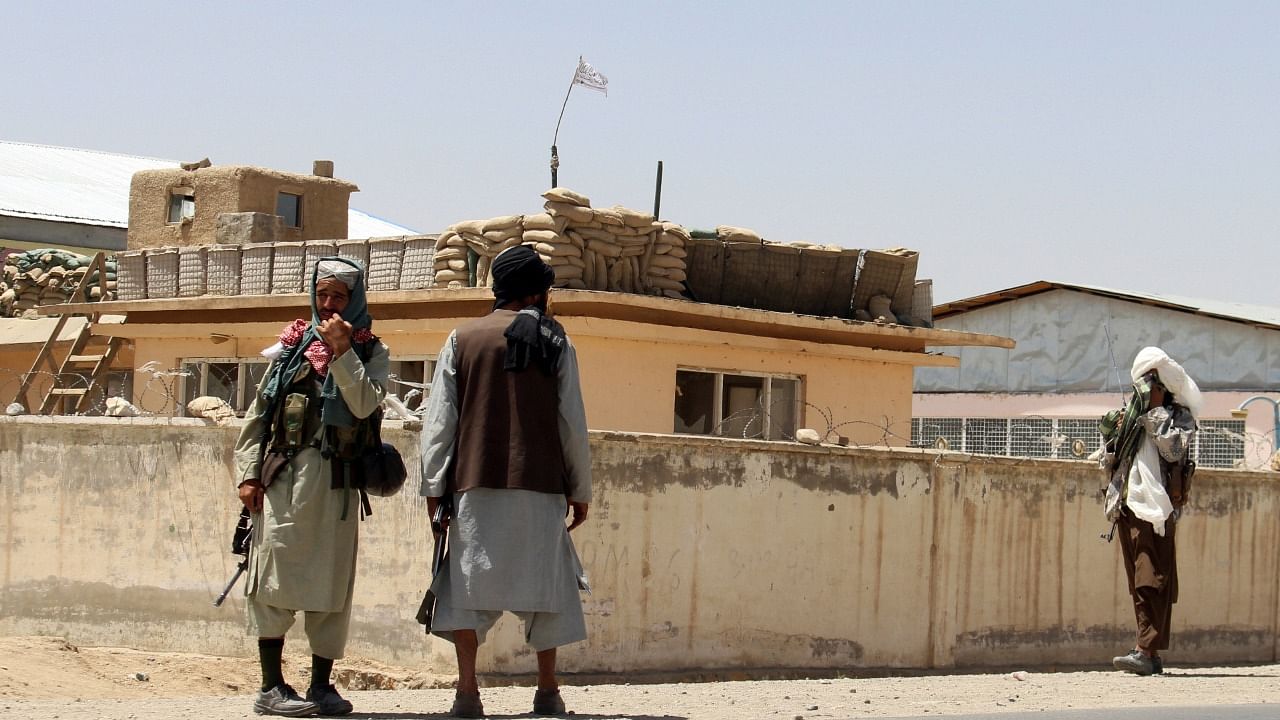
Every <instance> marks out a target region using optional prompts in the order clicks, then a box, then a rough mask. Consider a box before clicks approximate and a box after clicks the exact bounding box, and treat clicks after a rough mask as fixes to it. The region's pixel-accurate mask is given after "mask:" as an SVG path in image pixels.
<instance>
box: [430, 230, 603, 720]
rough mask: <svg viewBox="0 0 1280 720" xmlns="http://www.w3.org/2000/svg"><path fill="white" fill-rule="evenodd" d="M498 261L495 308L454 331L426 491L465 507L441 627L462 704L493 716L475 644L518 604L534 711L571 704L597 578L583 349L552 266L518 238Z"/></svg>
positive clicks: (453, 545)
mask: <svg viewBox="0 0 1280 720" xmlns="http://www.w3.org/2000/svg"><path fill="white" fill-rule="evenodd" d="M490 271H491V273H492V276H493V294H494V296H495V298H496V301H495V303H494V310H493V312H492V313H490V314H489V315H487V316H486V317H483V318H480V319H478V320H472V321H470V322H468V323H466V324H464V325H462V326H461V327H459V328H458V329H457V330H455V331H454V332H453V333H452V334H451V335H450V336H449V339H448V340H447V341H446V342H445V345H444V347H443V348H442V349H441V351H440V355H439V357H438V358H437V361H436V371H435V376H434V378H433V380H432V383H431V398H430V401H429V403H428V408H427V415H426V417H425V418H424V428H423V431H422V480H423V483H422V494H423V495H425V496H426V497H427V504H428V509H429V511H430V512H432V513H434V511H435V509H436V506H437V504H438V503H439V502H440V498H441V497H443V496H445V495H446V493H447V494H448V495H449V496H450V497H451V498H452V499H453V507H454V513H453V520H452V523H451V528H452V529H451V532H450V533H449V556H448V560H447V562H446V563H445V564H444V567H443V568H442V569H441V570H440V572H439V573H438V574H437V575H436V577H435V579H434V580H433V582H432V590H433V591H434V592H435V595H436V598H437V601H436V610H435V616H434V619H433V620H432V623H431V632H432V633H433V634H435V635H437V636H439V637H441V638H444V639H446V640H449V641H451V642H453V644H454V647H455V650H456V652H457V657H458V689H457V695H456V697H455V699H454V704H453V709H452V713H453V715H455V716H457V717H483V716H484V707H483V705H482V704H481V702H480V691H479V687H478V685H477V683H476V650H477V647H478V646H479V643H480V642H481V641H483V640H484V636H485V634H486V633H487V632H488V631H489V629H490V628H491V627H493V624H494V623H495V622H497V620H498V618H499V617H501V615H502V613H503V612H504V611H511V612H513V613H515V614H516V615H517V616H519V617H520V619H521V620H522V621H523V622H524V630H525V639H526V641H528V643H529V644H530V645H531V646H532V647H533V649H534V650H535V651H536V652H537V656H538V689H537V691H536V692H535V694H534V700H533V712H534V714H536V715H563V714H564V713H565V706H564V701H563V699H561V697H560V691H559V687H558V684H557V681H556V674H555V668H556V648H557V647H559V646H561V645H567V644H569V643H573V642H578V641H580V640H584V639H586V636H587V632H586V624H585V622H584V620H583V615H582V601H581V600H580V598H579V597H578V591H579V589H580V588H585V587H586V581H585V579H584V577H583V572H582V566H581V564H580V563H579V562H578V556H577V553H576V552H575V551H574V548H573V543H572V541H571V540H570V538H569V532H568V531H570V530H573V529H574V528H576V527H577V526H578V525H581V524H582V522H583V521H584V520H586V519H587V506H588V503H590V502H591V458H590V450H589V448H588V445H587V423H586V414H585V412H584V410H583V404H582V391H581V388H580V387H579V384H578V361H577V355H576V354H575V353H574V349H573V345H572V344H571V343H570V342H569V339H568V338H567V337H566V336H565V334H564V329H563V328H562V327H561V326H560V324H559V323H558V322H556V321H555V320H553V319H551V318H550V317H548V316H547V315H546V314H545V312H546V304H547V293H548V292H549V290H550V288H551V283H552V281H553V280H554V278H555V274H554V272H553V271H552V269H551V267H550V266H548V265H547V264H546V263H544V262H542V259H541V258H539V257H538V255H537V254H536V253H535V252H533V251H532V250H531V249H529V248H527V247H523V246H520V247H515V248H511V249H509V250H506V251H504V252H503V253H501V254H500V255H498V257H497V258H495V259H494V261H493V265H492V267H491V270H490ZM570 512H572V520H571V521H570V522H569V524H568V527H567V528H566V526H565V518H566V516H567V515H568V514H569V513H570Z"/></svg>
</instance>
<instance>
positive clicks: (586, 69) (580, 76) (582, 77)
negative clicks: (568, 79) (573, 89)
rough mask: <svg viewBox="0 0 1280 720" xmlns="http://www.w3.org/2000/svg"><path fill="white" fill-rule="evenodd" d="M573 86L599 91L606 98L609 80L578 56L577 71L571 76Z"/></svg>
mask: <svg viewBox="0 0 1280 720" xmlns="http://www.w3.org/2000/svg"><path fill="white" fill-rule="evenodd" d="M573 84H574V85H582V86H585V87H589V88H591V89H592V90H599V91H600V92H602V93H604V94H605V95H606V96H607V95H608V94H609V78H607V77H605V76H604V75H601V74H600V71H599V70H596V69H595V68H593V67H591V63H589V62H587V61H586V60H583V59H582V56H581V55H579V56H578V70H577V72H575V73H574V74H573Z"/></svg>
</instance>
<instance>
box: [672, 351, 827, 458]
mask: <svg viewBox="0 0 1280 720" xmlns="http://www.w3.org/2000/svg"><path fill="white" fill-rule="evenodd" d="M682 372H696V373H704V374H708V375H713V376H714V377H715V384H714V385H713V386H712V396H711V404H712V408H711V410H712V415H711V419H712V422H711V433H710V434H709V435H706V434H703V433H690V432H681V431H679V430H677V429H676V424H675V422H676V417H675V404H676V403H675V400H676V397H675V393H674V391H673V393H672V398H671V399H672V403H671V406H672V418H671V432H672V434H673V435H692V436H700V437H728V436H727V435H725V434H724V433H723V428H724V376H726V375H731V376H737V377H750V378H762V379H764V386H763V387H762V388H761V404H762V406H763V407H766V408H770V407H773V381H774V380H785V381H788V382H794V383H796V396H795V399H794V407H792V413H793V415H792V417H793V418H794V422H795V425H796V428H795V429H797V430H798V429H800V428H801V427H803V416H802V411H803V409H804V391H805V378H804V376H803V375H793V374H790V373H769V372H757V371H751V370H722V369H716V368H708V367H701V366H691V365H677V366H676V378H677V380H678V378H679V375H680V373H682ZM675 389H677V390H678V389H679V384H678V383H677V384H676V386H675ZM762 414H763V416H764V420H763V421H762V422H761V424H760V425H761V427H760V435H759V436H758V437H756V436H753V437H750V438H746V439H749V440H766V441H772V442H777V441H778V440H789V439H791V438H783V437H779V438H778V440H773V439H772V438H771V437H770V435H772V434H773V413H771V412H765V413H762Z"/></svg>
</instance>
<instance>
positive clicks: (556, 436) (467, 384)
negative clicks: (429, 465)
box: [450, 310, 568, 493]
mask: <svg viewBox="0 0 1280 720" xmlns="http://www.w3.org/2000/svg"><path fill="white" fill-rule="evenodd" d="M514 317H515V313H514V312H512V311H510V310H495V311H493V313H491V314H489V315H488V316H486V317H483V318H480V319H479V320H472V321H471V322H468V323H466V324H465V325H463V326H462V327H459V328H458V329H457V331H456V338H457V347H456V349H455V353H454V367H455V368H456V369H457V381H458V436H457V446H456V449H455V452H454V459H453V466H452V467H451V468H450V473H451V475H452V489H453V490H454V491H455V492H466V491H467V490H470V489H472V488H478V487H483V488H496V489H507V488H510V489H519V490H533V491H536V492H545V493H564V492H566V489H567V487H568V483H567V482H566V472H565V465H564V454H563V451H562V449H561V446H560V422H559V417H560V398H559V394H558V392H557V384H558V383H557V379H556V378H555V377H554V376H549V375H546V374H544V373H543V372H542V371H541V370H539V369H538V368H537V366H536V364H535V363H530V364H529V367H527V368H525V369H524V370H522V371H520V372H511V371H508V370H503V369H502V365H503V362H504V361H505V360H506V355H507V338H506V337H505V336H504V335H503V333H504V332H506V330H507V326H508V325H510V324H511V320H512V319H513V318H514Z"/></svg>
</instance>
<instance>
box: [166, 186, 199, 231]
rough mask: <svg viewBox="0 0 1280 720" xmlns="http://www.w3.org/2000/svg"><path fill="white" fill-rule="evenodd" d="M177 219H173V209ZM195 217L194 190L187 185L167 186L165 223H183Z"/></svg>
mask: <svg viewBox="0 0 1280 720" xmlns="http://www.w3.org/2000/svg"><path fill="white" fill-rule="evenodd" d="M175 210H176V211H177V216H178V219H177V220H174V219H173V217H174V211H175ZM195 217H196V192H195V190H193V189H191V188H188V187H175V188H169V203H168V204H167V205H166V206H165V215H164V222H165V224H166V225H185V224H187V223H190V222H193V221H194V220H195Z"/></svg>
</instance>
